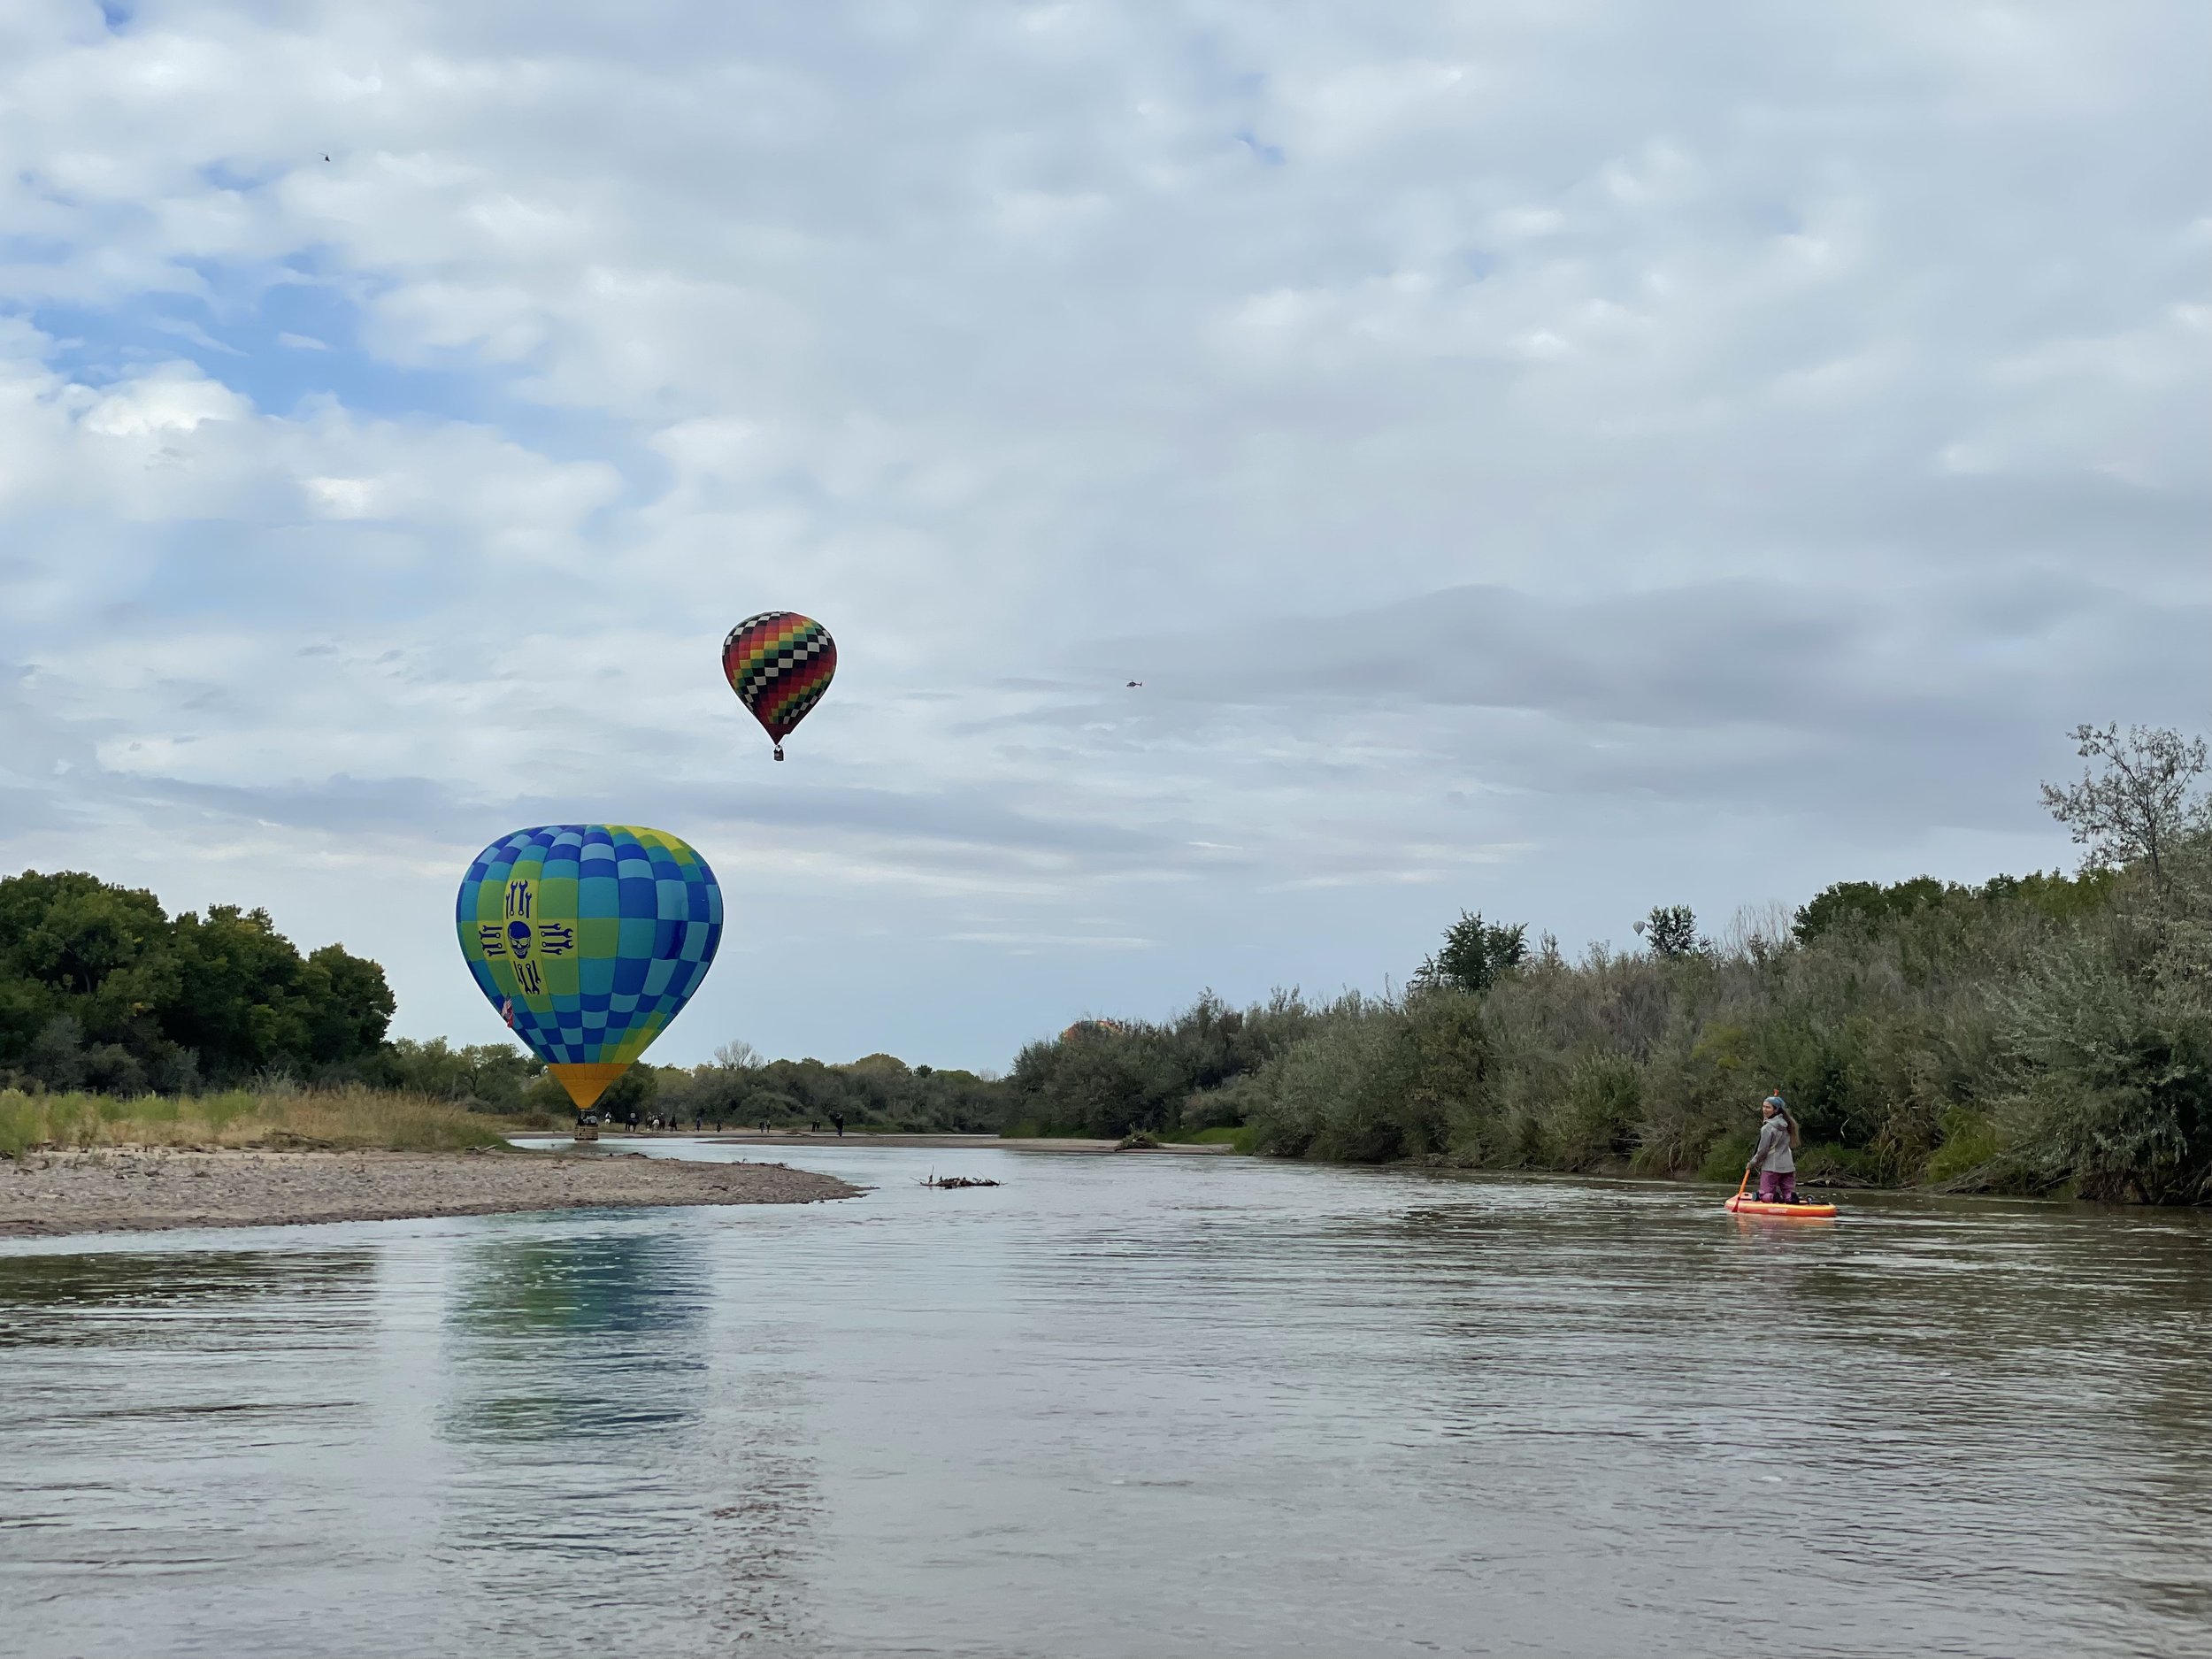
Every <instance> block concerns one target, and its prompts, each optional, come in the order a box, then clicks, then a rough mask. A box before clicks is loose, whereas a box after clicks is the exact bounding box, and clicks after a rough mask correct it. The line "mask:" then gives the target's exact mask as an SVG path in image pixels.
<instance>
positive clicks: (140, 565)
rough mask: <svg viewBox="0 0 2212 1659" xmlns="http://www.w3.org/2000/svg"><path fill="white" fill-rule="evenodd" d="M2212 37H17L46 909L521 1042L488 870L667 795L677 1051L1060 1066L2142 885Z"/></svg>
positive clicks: (1054, 8) (55, 1) (1678, 20)
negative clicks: (693, 952)
mask: <svg viewBox="0 0 2212 1659" xmlns="http://www.w3.org/2000/svg"><path fill="white" fill-rule="evenodd" d="M2207 63H2212V9H2208V8H2205V7H2203V6H2201V5H2200V4H2193V3H2192V0H2173V3H2172V4H2133V3H2131V0H2106V3H2105V4H2098V5H2095V6H2085V5H2081V4H2078V3H2077V0H2055V3H2054V4H2012V5H2004V4H1957V5H1933V6H1932V5H1929V4H1925V0H1897V3H1895V4H1886V3H1885V0H1867V3H1866V4H1858V5H1854V6H1848V7H1821V6H1777V5H1774V4H1771V3H1770V0H1740V3H1739V4H1730V3H1728V0H1714V3H1713V4H1703V5H1698V6H1682V5H1678V4H1658V3H1657V0H1648V3H1647V4H1623V3H1618V0H1548V3H1545V4H1538V3H1537V0H1492V3H1490V4H1432V3H1429V0H1405V3H1404V4H1394V5H1390V6H1380V7H1379V6H1348V5H1314V4H1273V5H1255V4H1228V3H1215V0H1190V3H1177V0H1163V4H1156V5H1143V6H1131V5H1125V4H954V3H952V0H937V3H933V4H898V3H896V0H887V3H884V4H835V3H833V0H825V3H824V4H810V5H806V6H774V5H744V6H739V5H710V4H687V5H674V4H652V3H651V0H639V4H631V5H626V6H620V7H610V6H607V5H605V4H570V3H568V0H529V4H511V3H509V0H472V4H468V5H464V6H454V5H449V4H435V5H434V4H415V3H412V0H387V3H385V4H377V5H373V6H369V5H361V4H311V3H309V0H297V3H294V0H240V3H238V4H228V5H222V6H214V5H204V4H176V3H171V0H151V3H150V4H119V3H116V0H110V3H108V4H81V3H77V0H70V3H66V4H65V3H62V0H10V4H8V5H6V6H5V7H4V8H0V155H4V157H6V158H7V162H6V166H5V168H4V170H0V173H4V176H0V625H4V626H0V870H7V871H15V870H21V869H25V868H37V869H47V870H50V869H58V868H70V869H83V870H89V871H91V872H95V873H96V874H98V875H100V876H102V877H103V878H104V879H110V880H114V881H119V882H123V883H126V884H127V885H131V886H134V887H138V886H142V887H151V888H152V889H153V890H154V891H156V892H157V894H158V895H160V896H161V897H162V899H163V900H164V901H165V902H166V903H167V904H168V905H169V906H170V907H171V908H172V909H173V910H174V909H188V908H192V909H196V908H199V907H201V906H204V905H206V904H210V903H219V902H234V903H240V904H245V905H249V906H251V905H262V906H265V907H266V908H267V909H268V910H270V911H271V912H272V914H273V916H274V918H276V921H277V923H278V925H279V926H280V927H282V928H283V929H284V930H285V932H286V933H288V934H289V935H290V936H291V937H293V938H294V939H295V940H296V941H298V942H299V943H300V944H301V945H302V946H303V948H305V947H311V946H314V945H319V944H322V943H326V942H328V941H333V940H336V941H342V942H343V943H344V944H345V945H346V947H347V948H348V949H351V950H354V951H357V952H359V953H363V954H366V955H369V956H373V957H375V958H376V959H377V960H379V961H380V962H381V963H382V964H384V965H385V967H386V970H387V972H388V974H389V976H390V978H391V980H392V983H393V986H394V988H395V990H396V994H397V996H398V1001H399V1010H398V1014H397V1017H396V1020H395V1022H394V1026H393V1030H394V1032H395V1033H396V1034H399V1035H406V1036H413V1037H429V1036H437V1035H443V1036H448V1037H450V1038H452V1039H454V1040H455V1041H471V1042H472V1041H492V1040H495V1039H496V1038H498V1037H500V1036H502V1035H503V1032H502V1031H501V1029H500V1027H499V1025H498V1023H497V1018H496V1016H495V1014H494V1013H493V1012H492V1010H489V1009H488V1007H487V1006H486V1005H485V1003H484V1002H483V1001H482V999H481V998H480V996H479V995H478V994H477V993H476V991H475V989H474V987H473V986H472V982H471V980H470V979H469V976H468V974H467V972H466V971H465V968H464V966H463V964H462V961H461V958H460V955H459V951H458V949H457V945H456V942H455V940H454V935H453V931H452V907H453V895H454V890H455V887H457V884H458V881H459V879H460V877H461V875H462V873H463V872H464V871H465V868H466V866H467V864H468V862H469V860H470V858H471V856H472V855H473V854H474V853H475V852H476V851H477V849H479V848H480V847H482V846H484V845H485V844H487V843H488V842H489V841H493V840H494V839H495V838H497V837H499V836H501V835H503V834H504V833H508V832H510V831H511V830H514V829H516V828H519V827H522V826H530V825H536V824H543V823H565V822H579V821H595V822H616V823H635V824H645V825H650V826H656V827H658V828H661V829H664V830H668V831H671V832H673V833H676V834H679V835H681V836H683V837H684V838H685V839H686V840H687V841H690V842H692V844H693V845H695V847H696V848H698V849H699V850H700V851H701V852H702V853H703V855H704V856H706V857H707V859H708V860H709V862H710V864H712V865H713V867H714V869H715V871H716V872H717V873H718V877H719V879H720V880H721V883H722V885H723V887H724V890H725V894H726V901H727V904H728V910H729V916H730V927H729V931H728V932H727V933H726V936H725V938H724V941H723V944H722V949H721V956H720V959H719V961H718V963H717V964H716V966H715V968H714V970H713V972H712V973H711V974H710V976H709V978H708V979H707V982H706V984H705V986H704V987H703V989H702V990H701V991H700V993H699V995H698V996H697V997H696V999H695V1001H694V1002H693V1003H692V1005H691V1007H690V1008H689V1009H688V1010H687V1011H686V1012H685V1013H684V1015H683V1016H682V1017H681V1018H680V1019H679V1020H678V1021H677V1022H676V1024H675V1025H673V1026H672V1028H671V1029H670V1030H669V1032H668V1033H666V1034H665V1036H664V1038H663V1039H662V1040H661V1041H660V1043H659V1044H658V1045H657V1048H656V1049H655V1051H654V1058H656V1059H657V1060H661V1061H663V1062H664V1063H678V1064H687V1063H692V1062H695V1061H698V1060H701V1059H703V1058H705V1057H706V1056H708V1054H710V1052H711V1051H712V1050H713V1048H715V1047H717V1046H718V1044H720V1043H722V1042H725V1041H730V1040H733V1039H742V1040H744V1041H750V1042H752V1043H753V1044H755V1045H756V1046H757V1048H760V1049H762V1050H763V1051H764V1052H765V1053H767V1054H769V1055H772V1056H773V1055H784V1056H802V1055H814V1056H819V1057H821V1058H824V1059H829V1060H838V1059H846V1058H850V1057H854V1056H858V1055H861V1054H864V1053H867V1052H871V1051H874V1050H888V1051H891V1052H894V1053H897V1054H900V1055H902V1056H905V1057H906V1058H908V1059H910V1060H911V1061H916V1062H926V1063H930V1064H937V1065H941V1066H942V1065H968V1066H972V1067H979V1068H980V1067H998V1068H1003V1067H1004V1066H1005V1065H1007V1064H1009V1063H1010V1058H1011V1056H1012V1055H1013V1054H1014V1053H1015V1052H1016V1051H1017V1049H1018V1048H1019V1046H1020V1045H1021V1044H1022V1043H1024V1042H1025V1041H1029V1040H1031V1039H1033V1038H1035V1037H1037V1036H1040V1035H1048V1034H1049V1033H1052V1032H1055V1031H1057V1030H1058V1029H1059V1028H1060V1027H1061V1026H1063V1025H1066V1024H1067V1023H1069V1022H1070V1021H1071V1020H1073V1019H1075V1018H1079V1017H1082V1016H1086V1015H1095V1014H1118V1015H1122V1016H1125V1017H1140V1018H1152V1017H1158V1016H1161V1015H1164V1014H1165V1013H1167V1012H1169V1011H1170V1010H1172V1009H1174V1008H1176V1007H1178V1006H1179V1005H1181V1004H1183V1003H1185V1002H1187V1001H1188V1000H1189V999H1190V998H1191V997H1192V996H1193V995H1195V994H1196V993H1197V992H1198V991H1200V990H1201V989H1202V988H1204V987H1211V988H1213V989H1214V990H1215V991H1217V993H1219V994H1220V995H1223V996H1225V997H1227V998H1228V999H1229V1000H1231V1001H1232V1002H1242V1001H1245V1000H1248V999H1251V998H1255V997H1257V996H1260V995H1264V994H1265V993H1266V992H1267V991H1268V990H1269V988H1270V987H1274V986H1278V985H1281V986H1292V985H1295V986H1299V987H1303V989H1304V990H1305V991H1307V992H1308V993H1309V994H1320V995H1327V994H1333V993H1334V992H1335V991H1337V990H1339V989H1341V988H1343V987H1363V988H1366V989H1370V990H1375V989H1381V988H1383V987H1386V985H1387V984H1390V983H1400V984H1402V982H1403V980H1404V979H1405V978H1406V976H1407V975H1408V973H1409V972H1411V971H1412V970H1413V969H1414V968H1415V967H1416V966H1417V964H1418V963H1419V962H1420V960H1421V958H1422V956H1423V955H1424V954H1425V952H1426V951H1428V950H1429V949H1431V948H1432V946H1433V945H1434V943H1435V942H1436V941H1437V938H1438V936H1439V935H1440V933H1441V931H1442V929H1443V928H1444V927H1445V926H1447V925H1448V924H1449V923H1450V922H1451V921H1452V920H1453V919H1454V918H1455V917H1456V916H1457V915H1458V914H1459V912H1460V911H1461V910H1463V909H1465V910H1480V911H1481V912H1483V913H1484V914H1485V915H1486V916H1488V917H1490V918H1493V919H1502V920H1507V921H1517V922H1525V923H1527V924H1529V926H1530V927H1531V929H1532V933H1541V932H1546V931H1548V932H1551V933H1555V934H1556V935H1557V936H1558V937H1559V939H1560V940H1561V941H1562V943H1563V946H1564V948H1565V949H1567V950H1568V951H1569V953H1570V954H1573V953H1574V952H1576V951H1578V950H1579V949H1582V948H1583V947H1584V945H1585V943H1586V941H1610V943H1611V944H1612V945H1613V946H1615V947H1617V948H1633V947H1634V945H1635V943H1636V941H1635V937H1634V935H1633V933H1632V932H1631V925H1632V923H1633V922H1634V920H1635V919H1636V918H1639V917H1641V916H1642V915H1644V914H1645V913H1646V912H1647V910H1650V908H1651V907H1652V906H1654V905H1655V904H1673V903H1686V904H1689V905H1692V906H1693V907H1694V909H1695V910H1696V911H1697V913H1698V915H1699V917H1700V918H1701V920H1702V921H1703V922H1704V923H1705V925H1706V926H1708V927H1709V928H1710V929H1712V930H1713V931H1715V932H1718V931H1720V930H1721V929H1723V928H1724V927H1725V926H1727V925H1728V924H1729V922H1730V919H1731V918H1732V917H1736V916H1738V915H1739V914H1750V915H1756V914H1767V915H1771V914H1773V913H1774V910H1775V907H1776V906H1778V905H1781V906H1787V905H1793V904H1796V903H1799V902H1802V901H1803V900H1804V899H1805V898H1807V897H1808V896H1809V895H1811V894H1812V893H1814V892H1816V891H1817V890H1818V889H1819V888H1820V887H1824V886H1825V885H1826V884H1828V883H1829V882H1832V881H1835V880H1840V879H1902V878H1905V877H1909V876H1912V875H1916V874H1919V873H1923V872H1927V873H1932V874H1935V875H1938V876H1941V877H1945V878H1947V879H1960V880H1978V879H1985V878H1986V877H1987V876H1988V875H1990V874H1992V873H1993V872H1998V871H2021V870H2024V869H2029V868H2052V867H2058V866H2062V865H2068V864H2071V863H2072V861H2073V849H2071V848H2070V846H2069V844H2068V843H2067V841H2066V840H2065V838H2064V836H2063V834H2062V832H2060V831H2059V830H2058V829H2057V828H2056V827H2055V826H2054V825H2052V824H2051V823H2050V822H2049V820H2048V819H2047V818H2046V817H2045V816H2044V815H2043V813H2042V811H2041V810H2040V808H2039V805H2038V801H2037V785H2038V783H2039V781H2040V780H2044V779H2047V778H2050V779H2059V778H2065V777H2068V776H2070V775H2072V774H2073V773H2075V772H2077V771H2078V767H2079V764H2080V763H2079V762H2078V760H2077V759H2076V758H2075V757H2074V753H2073V748H2072V745H2071V743H2070V741H2069V740H2068V738H2067V735H2066V733H2068V731H2069V730H2070V728H2071V727H2072V726H2075V725H2076V724H2077V723H2078V722H2081V721H2093V722H2100V723H2101V722H2103V721H2106V720H2117V721H2119V722H2121V723H2123V724H2127V723H2130V722H2141V723H2145V724H2152V725H2171V726H2182V727H2185V728H2186V729H2190V730H2193V731H2200V730H2204V729H2206V728H2207V727H2208V726H2212V652H2208V649H2207V646H2208V641H2212V540H2208V530H2212V489H2208V485H2212V443H2208V437H2212V281H2208V275H2212V174H2208V173H2207V171H2206V169H2205V167H2204V165H2203V164H2204V157H2206V156H2207V155H2208V154H2212V100H2207V99H2206V98H2205V96H2203V67H2204V65H2206V64H2207ZM780 608H790V609H795V610H799V611H804V612H806V613H807V614H809V615H811V616H814V617H817V618H820V619H821V620H822V621H824V622H825V623H826V625H827V626H829V627H830V629H831V630H832V632H833V634H834V635H835V636H836V640H837V643H838V649H839V667H838V674H837V679H836V683H835V685H834V687H833V689H832V691H831V692H830V695H829V696H828V697H827V698H826V701H825V702H824V703H822V705H821V706H820V707H819V708H818V710H816V711H815V712H814V714H813V715H812V716H811V718H810V719H809V720H808V721H807V723H806V724H805V725H804V726H803V727H802V728H801V729H800V731H799V732H798V733H797V734H796V735H795V736H794V737H793V738H792V739H791V741H789V743H788V744H787V752H788V755H789V759H788V760H787V761H786V762H785V763H784V764H780V765H778V764H775V763H774V762H773V761H772V759H771V758H770V755H769V748H768V743H767V741H766V739H765V738H764V736H763V734H762V733H761V732H760V731H759V729H758V728H757V726H755V725H753V723H752V722H751V720H750V719H749V718H748V717H747V716H746V715H745V714H744V712H743V710H741V708H740V706H739V705H738V704H737V703H736V701H735V699H734V698H733V696H732V695H731V693H730V691H729V689H728V687H727V685H726V682H725V681H724V680H723V679H722V676H721V672H720V667H719V661H718V654H719V647H720V643H721V640H722V637H723V635H724V634H725V633H726V631H727V630H728V629H729V628H730V626H732V625H733V623H735V622H736V621H737V620H739V619H740V618H743V617H745V616H747V615H749V614H751V613H753V612H756V611H764V610H770V609H780ZM1128 680H1141V682H1142V684H1141V686H1140V687H1129V686H1128V685H1127V684H1126V683H1125V682H1126V681H1128Z"/></svg>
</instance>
